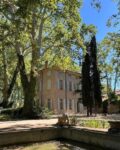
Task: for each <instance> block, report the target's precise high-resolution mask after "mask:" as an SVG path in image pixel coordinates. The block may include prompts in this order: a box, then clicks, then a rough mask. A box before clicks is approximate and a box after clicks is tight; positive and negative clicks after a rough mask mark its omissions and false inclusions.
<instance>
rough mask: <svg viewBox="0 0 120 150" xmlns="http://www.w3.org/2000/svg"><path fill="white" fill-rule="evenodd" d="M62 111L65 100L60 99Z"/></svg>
mask: <svg viewBox="0 0 120 150" xmlns="http://www.w3.org/2000/svg"><path fill="white" fill-rule="evenodd" d="M60 109H61V110H62V109H63V99H60Z"/></svg>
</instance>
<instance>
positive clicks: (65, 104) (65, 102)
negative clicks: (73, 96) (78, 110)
mask: <svg viewBox="0 0 120 150" xmlns="http://www.w3.org/2000/svg"><path fill="white" fill-rule="evenodd" d="M63 107H64V108H63V109H64V110H66V101H65V99H64V106H63Z"/></svg>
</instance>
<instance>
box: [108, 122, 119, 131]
mask: <svg viewBox="0 0 120 150" xmlns="http://www.w3.org/2000/svg"><path fill="white" fill-rule="evenodd" d="M108 122H109V124H110V128H117V129H120V120H117V121H116V120H115V121H108Z"/></svg>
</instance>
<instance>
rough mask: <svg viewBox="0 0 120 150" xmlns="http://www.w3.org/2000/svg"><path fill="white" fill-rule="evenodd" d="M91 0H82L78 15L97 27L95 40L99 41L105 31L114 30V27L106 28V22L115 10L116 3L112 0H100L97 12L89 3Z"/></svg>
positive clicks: (85, 21)
mask: <svg viewBox="0 0 120 150" xmlns="http://www.w3.org/2000/svg"><path fill="white" fill-rule="evenodd" d="M90 2H91V0H83V6H82V9H81V11H80V15H81V17H82V19H83V22H84V23H86V24H88V25H89V24H94V25H95V26H96V27H97V31H98V32H97V34H96V38H97V41H101V40H102V39H103V38H104V36H105V35H106V33H107V32H112V31H116V30H117V29H116V28H108V27H107V26H106V22H107V20H108V18H109V17H110V16H111V15H113V14H114V13H116V12H117V10H116V8H117V7H116V3H114V2H112V0H101V2H102V3H101V4H102V7H101V10H100V12H98V11H97V10H96V9H93V8H92V7H91V4H90Z"/></svg>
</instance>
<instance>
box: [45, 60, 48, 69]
mask: <svg viewBox="0 0 120 150" xmlns="http://www.w3.org/2000/svg"><path fill="white" fill-rule="evenodd" d="M47 68H48V61H46V62H45V69H47Z"/></svg>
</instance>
